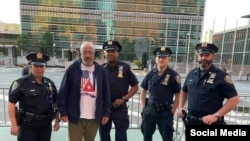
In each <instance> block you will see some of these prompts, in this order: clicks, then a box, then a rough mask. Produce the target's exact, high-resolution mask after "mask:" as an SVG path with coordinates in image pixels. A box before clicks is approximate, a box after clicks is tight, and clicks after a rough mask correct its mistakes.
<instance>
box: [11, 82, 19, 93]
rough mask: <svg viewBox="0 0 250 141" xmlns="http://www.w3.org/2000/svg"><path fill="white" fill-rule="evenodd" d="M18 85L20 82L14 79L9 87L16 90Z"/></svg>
mask: <svg viewBox="0 0 250 141" xmlns="http://www.w3.org/2000/svg"><path fill="white" fill-rule="evenodd" d="M19 86H20V83H18V82H17V81H15V82H14V83H13V85H12V87H11V91H14V90H16V89H17V88H18V87H19Z"/></svg>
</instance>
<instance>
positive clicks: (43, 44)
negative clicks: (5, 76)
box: [40, 32, 53, 56]
mask: <svg viewBox="0 0 250 141" xmlns="http://www.w3.org/2000/svg"><path fill="white" fill-rule="evenodd" d="M40 51H41V52H42V53H44V54H48V55H51V56H53V34H52V33H50V32H45V33H44V34H43V35H42V40H41V41H40Z"/></svg>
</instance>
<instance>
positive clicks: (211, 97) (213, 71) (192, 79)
mask: <svg viewBox="0 0 250 141" xmlns="http://www.w3.org/2000/svg"><path fill="white" fill-rule="evenodd" d="M182 90H183V91H185V92H187V93H188V111H189V113H190V114H191V115H193V116H197V117H202V116H205V115H207V114H214V113H215V112H217V111H218V110H219V109H220V108H221V107H222V104H223V100H224V98H231V97H234V96H236V95H237V91H236V89H235V87H234V84H233V81H232V79H231V76H230V75H229V74H227V73H226V72H224V71H222V70H220V69H218V68H216V67H215V66H214V65H212V66H211V67H210V69H209V70H208V71H207V72H205V73H203V74H201V71H200V69H199V68H196V69H194V70H192V71H191V72H190V73H189V74H188V76H187V78H186V80H185V82H184V84H183V87H182Z"/></svg>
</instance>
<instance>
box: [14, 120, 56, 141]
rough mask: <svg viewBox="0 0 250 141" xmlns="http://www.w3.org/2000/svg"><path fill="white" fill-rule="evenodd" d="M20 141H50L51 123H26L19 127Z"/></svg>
mask: <svg viewBox="0 0 250 141" xmlns="http://www.w3.org/2000/svg"><path fill="white" fill-rule="evenodd" d="M19 130H20V134H19V135H18V137H17V140H18V141H50V138H51V131H52V125H51V121H39V122H25V121H23V122H22V123H21V125H20V126H19Z"/></svg>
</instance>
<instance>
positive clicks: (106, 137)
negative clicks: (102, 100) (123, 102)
mask: <svg viewBox="0 0 250 141" xmlns="http://www.w3.org/2000/svg"><path fill="white" fill-rule="evenodd" d="M112 122H113V123H114V126H115V141H127V129H128V127H129V118H128V111H127V106H124V108H122V109H120V110H116V111H115V110H112V111H111V114H110V117H109V121H108V123H107V124H105V125H102V126H100V130H99V131H100V132H99V134H100V141H111V138H110V131H111V128H112Z"/></svg>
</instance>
